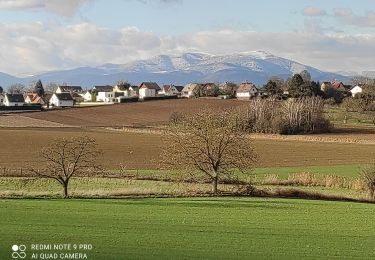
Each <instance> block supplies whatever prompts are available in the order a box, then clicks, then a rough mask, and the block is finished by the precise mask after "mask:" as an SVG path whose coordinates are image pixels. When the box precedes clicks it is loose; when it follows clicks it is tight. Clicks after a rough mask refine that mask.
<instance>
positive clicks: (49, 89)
mask: <svg viewBox="0 0 375 260" xmlns="http://www.w3.org/2000/svg"><path fill="white" fill-rule="evenodd" d="M58 87H59V84H57V83H54V82H50V83H48V84H47V85H46V86H45V88H44V90H45V91H46V92H50V93H55V92H56V90H57V88H58Z"/></svg>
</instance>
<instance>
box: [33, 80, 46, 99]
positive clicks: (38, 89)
mask: <svg viewBox="0 0 375 260" xmlns="http://www.w3.org/2000/svg"><path fill="white" fill-rule="evenodd" d="M34 91H35V93H36V94H37V95H38V96H40V97H43V96H44V88H43V84H42V81H41V80H40V79H39V80H38V81H37V82H36V83H35V86H34Z"/></svg>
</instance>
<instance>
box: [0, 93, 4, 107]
mask: <svg viewBox="0 0 375 260" xmlns="http://www.w3.org/2000/svg"><path fill="white" fill-rule="evenodd" d="M3 105H4V94H3V93H0V106H3Z"/></svg>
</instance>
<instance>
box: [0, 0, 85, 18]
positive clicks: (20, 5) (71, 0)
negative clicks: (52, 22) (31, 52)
mask: <svg viewBox="0 0 375 260" xmlns="http://www.w3.org/2000/svg"><path fill="white" fill-rule="evenodd" d="M90 1H91V0H0V9H6V10H29V9H35V10H46V11H49V12H54V13H57V14H60V15H63V16H73V15H74V14H75V13H76V12H77V10H78V9H79V7H80V6H81V5H82V4H84V3H86V2H90Z"/></svg>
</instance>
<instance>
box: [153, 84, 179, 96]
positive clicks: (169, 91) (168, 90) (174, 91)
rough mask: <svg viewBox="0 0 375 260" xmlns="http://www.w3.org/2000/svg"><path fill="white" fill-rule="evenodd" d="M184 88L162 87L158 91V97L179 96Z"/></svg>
mask: <svg viewBox="0 0 375 260" xmlns="http://www.w3.org/2000/svg"><path fill="white" fill-rule="evenodd" d="M183 88H184V86H175V85H172V84H170V85H164V86H163V87H162V88H161V90H159V92H158V94H159V95H165V96H172V95H181V91H182V89H183Z"/></svg>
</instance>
